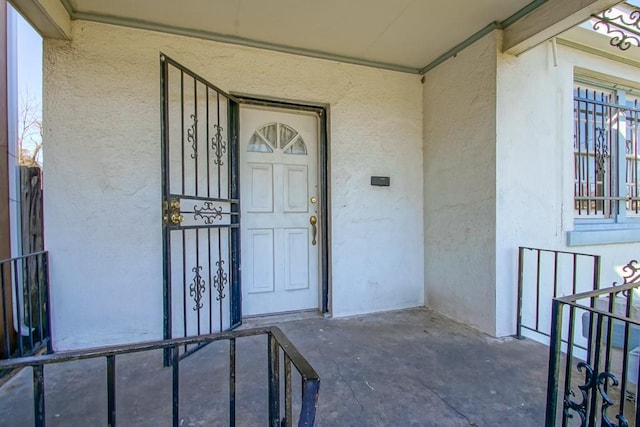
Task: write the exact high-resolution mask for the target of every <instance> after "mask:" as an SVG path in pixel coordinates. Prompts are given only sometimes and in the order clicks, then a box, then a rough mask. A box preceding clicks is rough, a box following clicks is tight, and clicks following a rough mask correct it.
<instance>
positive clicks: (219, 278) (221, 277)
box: [213, 260, 227, 301]
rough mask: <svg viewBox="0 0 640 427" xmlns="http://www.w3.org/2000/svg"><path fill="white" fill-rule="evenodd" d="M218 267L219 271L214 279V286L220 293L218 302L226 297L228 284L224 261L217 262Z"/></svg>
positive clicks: (217, 298) (217, 297)
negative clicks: (225, 292) (225, 291)
mask: <svg viewBox="0 0 640 427" xmlns="http://www.w3.org/2000/svg"><path fill="white" fill-rule="evenodd" d="M216 267H218V270H217V271H216V275H215V277H214V278H213V285H214V286H215V288H216V290H217V291H218V296H216V301H220V300H222V299H223V298H224V297H225V296H226V295H225V294H224V288H225V285H226V284H227V273H226V272H225V271H224V260H218V261H216Z"/></svg>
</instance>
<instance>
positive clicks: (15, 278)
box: [11, 259, 25, 357]
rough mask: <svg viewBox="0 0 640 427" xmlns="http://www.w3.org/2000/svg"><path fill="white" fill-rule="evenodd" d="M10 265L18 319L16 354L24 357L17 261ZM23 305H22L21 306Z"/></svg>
mask: <svg viewBox="0 0 640 427" xmlns="http://www.w3.org/2000/svg"><path fill="white" fill-rule="evenodd" d="M11 265H12V266H13V274H12V277H13V286H14V292H15V296H16V299H15V302H16V313H17V317H18V354H19V355H20V357H22V356H24V355H25V354H24V343H23V341H22V319H23V315H24V313H22V306H21V305H20V292H21V291H22V290H21V289H20V283H19V277H18V276H19V274H18V271H19V270H18V260H17V259H14V260H13V261H11ZM23 305H24V304H23Z"/></svg>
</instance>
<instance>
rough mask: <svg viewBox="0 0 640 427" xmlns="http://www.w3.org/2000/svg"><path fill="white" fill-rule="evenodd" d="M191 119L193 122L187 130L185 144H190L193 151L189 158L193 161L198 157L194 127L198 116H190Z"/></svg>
mask: <svg viewBox="0 0 640 427" xmlns="http://www.w3.org/2000/svg"><path fill="white" fill-rule="evenodd" d="M191 119H192V120H193V122H192V123H191V127H190V128H189V129H187V142H188V143H189V144H191V148H192V149H193V153H191V158H192V159H195V158H197V157H198V141H197V140H196V126H197V124H198V116H196V115H195V114H192V115H191Z"/></svg>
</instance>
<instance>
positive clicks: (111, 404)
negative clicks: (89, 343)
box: [107, 355, 116, 427]
mask: <svg viewBox="0 0 640 427" xmlns="http://www.w3.org/2000/svg"><path fill="white" fill-rule="evenodd" d="M107 425H108V426H109V427H115V425H116V356H113V355H111V356H107Z"/></svg>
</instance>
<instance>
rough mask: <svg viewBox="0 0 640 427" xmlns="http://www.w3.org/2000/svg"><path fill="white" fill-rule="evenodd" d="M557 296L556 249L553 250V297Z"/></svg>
mask: <svg viewBox="0 0 640 427" xmlns="http://www.w3.org/2000/svg"><path fill="white" fill-rule="evenodd" d="M557 296H558V251H553V297H554V298H555V297H557Z"/></svg>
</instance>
